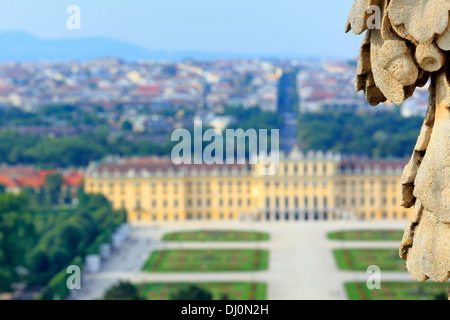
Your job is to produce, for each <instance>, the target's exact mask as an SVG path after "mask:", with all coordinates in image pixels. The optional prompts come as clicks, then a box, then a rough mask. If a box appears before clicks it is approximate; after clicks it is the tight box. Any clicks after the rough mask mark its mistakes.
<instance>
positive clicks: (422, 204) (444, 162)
mask: <svg viewBox="0 0 450 320" xmlns="http://www.w3.org/2000/svg"><path fill="white" fill-rule="evenodd" d="M377 14H378V15H379V17H377ZM449 17H450V0H356V1H355V2H354V4H353V7H352V10H351V13H350V17H349V19H348V22H347V27H346V32H348V31H350V30H353V32H354V33H355V34H361V33H363V32H364V31H366V30H367V33H366V35H365V38H364V41H363V44H362V47H361V50H360V54H359V61H358V67H357V74H356V82H355V87H356V90H357V91H360V90H364V92H365V95H366V99H367V101H368V102H369V103H370V104H371V105H377V104H379V103H381V102H384V101H386V100H390V101H392V102H394V103H395V104H398V105H399V104H401V103H402V102H403V101H404V100H406V99H407V98H409V97H410V96H411V95H412V94H413V92H414V90H415V88H416V87H421V86H424V85H426V84H427V83H428V81H430V82H429V91H430V99H429V104H428V111H427V114H426V116H425V121H424V124H423V127H422V130H421V132H420V135H419V138H418V141H417V144H416V146H415V148H414V151H413V155H412V158H411V161H410V162H409V164H408V165H407V166H406V167H405V170H404V172H403V176H402V186H401V194H402V206H403V207H405V208H411V207H414V211H413V213H412V217H411V222H410V225H409V226H408V227H407V228H406V230H405V234H404V237H403V240H402V244H401V248H400V257H401V258H403V259H405V260H406V265H407V268H408V270H409V272H410V273H411V274H412V275H413V277H414V278H415V279H416V280H418V281H426V280H428V279H432V280H434V281H436V282H445V281H447V280H448V279H449V277H450V59H449V57H450V53H449V50H450V23H449V20H450V18H449ZM377 18H378V19H379V23H378V25H377V23H376V21H377Z"/></svg>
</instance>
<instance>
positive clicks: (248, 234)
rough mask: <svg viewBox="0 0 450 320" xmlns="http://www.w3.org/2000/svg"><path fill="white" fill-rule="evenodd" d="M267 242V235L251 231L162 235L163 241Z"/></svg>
mask: <svg viewBox="0 0 450 320" xmlns="http://www.w3.org/2000/svg"><path fill="white" fill-rule="evenodd" d="M261 240H269V234H268V233H263V232H252V231H232V230H224V231H223V230H211V231H206V230H200V231H186V232H174V233H168V234H166V235H164V237H163V241H206V242H208V241H261Z"/></svg>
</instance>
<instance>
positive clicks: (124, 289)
mask: <svg viewBox="0 0 450 320" xmlns="http://www.w3.org/2000/svg"><path fill="white" fill-rule="evenodd" d="M103 299H104V300H141V297H140V296H139V292H138V290H137V288H136V287H135V286H134V285H132V284H131V283H130V282H128V281H120V282H119V283H118V284H116V285H114V286H112V287H111V288H109V289H108V291H106V293H105V296H104V297H103Z"/></svg>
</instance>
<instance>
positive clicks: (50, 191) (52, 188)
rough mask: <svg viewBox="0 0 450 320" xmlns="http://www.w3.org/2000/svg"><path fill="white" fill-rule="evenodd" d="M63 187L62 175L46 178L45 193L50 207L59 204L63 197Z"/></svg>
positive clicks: (50, 175)
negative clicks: (60, 198) (61, 196)
mask: <svg viewBox="0 0 450 320" xmlns="http://www.w3.org/2000/svg"><path fill="white" fill-rule="evenodd" d="M61 185H62V175H61V174H49V175H48V176H46V177H45V191H46V192H47V196H48V199H49V201H50V205H54V204H58V200H59V197H60V195H61Z"/></svg>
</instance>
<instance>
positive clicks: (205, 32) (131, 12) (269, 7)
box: [0, 0, 362, 58]
mask: <svg viewBox="0 0 450 320" xmlns="http://www.w3.org/2000/svg"><path fill="white" fill-rule="evenodd" d="M352 3H353V0H321V1H317V0H276V1H275V0H127V1H123V0H122V1H120V0H108V1H104V0H70V1H67V0H0V31H10V30H19V31H27V32H30V33H32V34H33V35H35V36H38V37H41V38H70V37H86V36H102V37H109V38H114V39H118V40H124V41H127V42H130V43H132V44H136V45H140V46H143V47H146V48H148V49H154V50H174V51H189V50H190V51H204V52H230V53H255V54H261V53H262V54H298V55H305V56H317V55H319V56H329V57H344V58H351V57H354V56H356V55H357V52H358V48H359V45H360V43H361V41H362V38H361V37H360V36H359V37H357V36H355V35H353V34H345V33H344V27H345V22H346V20H347V16H348V13H349V11H350V8H351V5H352ZM73 4H75V5H78V6H79V7H80V8H81V30H68V29H67V28H66V19H67V18H68V14H67V13H66V8H67V7H68V6H69V5H73Z"/></svg>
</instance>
